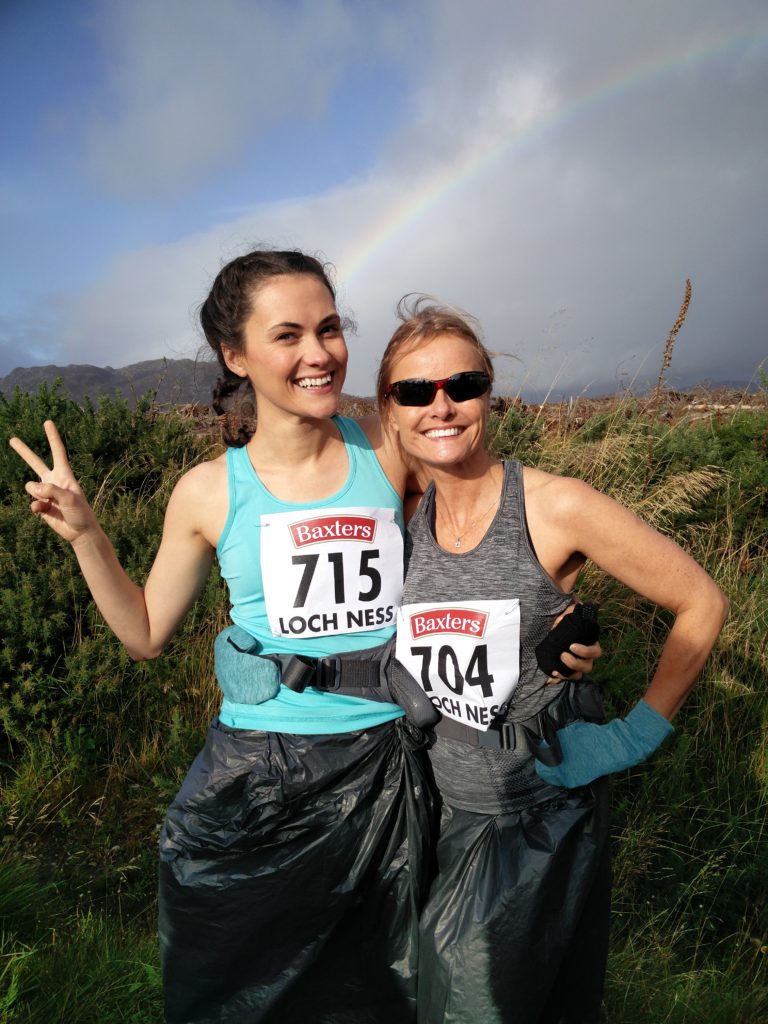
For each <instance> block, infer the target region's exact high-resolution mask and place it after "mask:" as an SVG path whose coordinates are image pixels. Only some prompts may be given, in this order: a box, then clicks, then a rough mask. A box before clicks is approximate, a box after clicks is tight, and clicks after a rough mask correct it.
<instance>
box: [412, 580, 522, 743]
mask: <svg viewBox="0 0 768 1024" xmlns="http://www.w3.org/2000/svg"><path fill="white" fill-rule="evenodd" d="M397 660H398V661H399V662H400V663H401V664H402V665H403V666H404V667H405V668H406V669H408V671H409V672H410V673H411V675H412V676H413V677H414V679H416V680H417V681H418V682H419V683H420V684H421V686H422V688H423V689H424V691H425V693H426V694H427V695H428V697H429V698H430V700H431V701H432V703H433V704H434V705H435V707H437V709H438V710H439V711H441V712H442V713H443V714H444V715H447V717H448V718H454V719H456V721H458V722H462V723H463V724H464V725H468V726H470V727H471V728H473V729H480V730H481V731H483V732H485V730H486V729H488V727H489V726H490V725H491V723H492V721H493V719H494V718H495V717H496V715H498V714H500V712H501V711H502V710H503V708H504V706H505V705H506V704H507V702H508V701H509V698H510V697H511V696H512V691H513V690H514V689H515V687H516V686H517V683H518V680H519V678H520V602H519V601H518V600H517V599H510V600H504V601H462V602H458V601H443V602H435V603H434V604H407V605H403V607H402V608H401V609H400V611H399V612H398V617H397Z"/></svg>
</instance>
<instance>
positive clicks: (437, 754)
mask: <svg viewBox="0 0 768 1024" xmlns="http://www.w3.org/2000/svg"><path fill="white" fill-rule="evenodd" d="M434 522H435V489H434V485H433V484H430V485H429V487H428V488H427V491H426V493H425V495H424V497H423V499H422V501H421V504H420V505H419V508H418V510H417V512H416V514H415V515H414V517H413V518H412V520H411V522H410V523H409V525H408V533H407V537H406V543H405V552H406V564H407V571H406V579H405V587H404V591H403V604H416V603H420V602H432V601H455V600H463V601H472V600H489V601H490V600H502V599H505V598H518V600H519V601H520V681H519V683H518V685H517V687H516V689H515V691H514V693H513V694H512V698H511V701H510V703H509V707H508V710H507V713H506V716H505V717H506V719H507V720H508V721H516V722H524V721H526V720H527V719H529V718H531V717H532V716H533V715H535V714H536V713H537V712H538V711H540V710H541V709H542V708H544V707H545V706H546V705H547V704H549V703H550V702H551V701H553V700H555V699H556V698H557V697H558V695H559V694H560V692H561V690H562V689H563V686H564V684H563V683H558V684H554V685H551V684H548V683H547V677H546V675H545V674H544V673H543V672H542V671H541V670H540V669H539V667H538V665H537V663H536V656H535V651H534V649H535V647H536V645H537V644H538V643H539V641H540V640H542V639H543V637H544V636H545V635H546V634H547V632H548V631H549V630H550V629H551V627H552V621H553V619H554V618H555V616H557V615H559V614H560V612H562V611H563V610H564V609H565V608H567V607H568V605H569V604H570V603H571V601H572V600H573V594H572V593H564V592H563V591H562V590H559V589H558V588H557V586H556V585H555V584H554V582H553V581H552V579H551V578H550V577H549V576H548V575H547V573H546V572H545V571H544V569H543V567H542V566H541V564H540V563H539V560H538V559H537V557H536V552H535V551H534V550H533V545H532V544H531V540H530V536H529V533H528V527H527V524H526V518H525V497H524V492H523V467H522V465H521V464H520V463H519V462H516V461H512V462H505V463H504V482H503V486H502V492H501V501H500V503H499V508H498V511H497V513H496V516H495V517H494V519H493V522H492V523H491V525H490V526H489V527H488V530H487V531H486V534H485V536H484V537H483V539H482V540H481V541H480V543H479V544H478V545H477V547H475V548H473V549H472V550H471V551H466V552H455V553H454V552H448V551H444V550H443V549H442V548H441V547H440V546H439V545H438V543H437V541H436V540H435V536H434ZM430 758H431V761H432V769H433V772H434V775H435V781H436V783H437V785H438V788H439V789H440V792H441V795H442V798H443V799H444V800H445V801H446V802H447V803H449V804H452V805H453V806H455V807H460V808H463V809H465V810H473V811H481V812H484V813H489V814H495V813H506V812H510V811H515V810H519V809H520V808H522V807H527V806H531V805H532V804H534V803H537V802H539V801H541V800H545V799H549V798H550V797H551V796H552V795H553V790H552V788H551V787H549V786H547V785H546V783H544V782H542V781H541V780H540V779H539V777H538V775H536V772H535V770H534V767H533V758H532V757H531V755H530V754H529V753H527V752H526V751H519V750H512V751H508V750H491V749H487V748H484V747H472V746H469V745H468V744H466V743H462V742H461V741H459V740H450V739H446V738H444V737H442V736H438V737H436V741H435V744H434V745H433V746H432V748H431V749H430Z"/></svg>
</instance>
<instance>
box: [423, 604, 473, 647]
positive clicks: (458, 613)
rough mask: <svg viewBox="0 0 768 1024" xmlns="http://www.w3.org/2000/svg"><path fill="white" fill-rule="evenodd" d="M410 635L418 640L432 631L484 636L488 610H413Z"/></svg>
mask: <svg viewBox="0 0 768 1024" xmlns="http://www.w3.org/2000/svg"><path fill="white" fill-rule="evenodd" d="M410 624H411V636H412V637H413V639H414V640H419V639H420V638H421V637H423V636H431V635H432V634H434V633H464V634H465V635H466V636H472V637H481V636H485V627H486V626H487V624H488V612H476V611H473V610H472V609H470V608H433V609H428V610H427V611H425V612H414V613H413V614H412V615H411V617H410Z"/></svg>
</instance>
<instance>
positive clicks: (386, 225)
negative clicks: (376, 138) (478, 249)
mask: <svg viewBox="0 0 768 1024" xmlns="http://www.w3.org/2000/svg"><path fill="white" fill-rule="evenodd" d="M766 25H768V22H766ZM767 41H768V29H767V30H766V31H763V32H760V33H755V32H754V31H750V32H739V33H737V34H734V35H731V36H728V37H727V38H726V39H723V38H722V37H720V38H718V39H717V40H713V39H711V38H710V39H708V40H707V41H706V42H705V43H704V44H702V43H701V41H698V43H697V44H696V45H691V46H690V47H687V48H686V47H683V48H679V47H677V48H673V47H669V48H666V49H664V50H662V51H658V50H657V51H655V52H654V53H653V54H644V55H643V56H642V57H638V58H636V59H635V60H634V61H633V62H630V63H629V64H628V63H627V62H626V61H624V62H623V63H622V64H621V65H620V66H619V65H618V64H617V65H615V66H613V67H611V68H610V69H608V70H607V71H605V72H604V73H603V74H602V75H601V76H599V77H596V78H595V79H594V80H592V81H590V82H589V83H588V84H587V85H585V87H584V88H582V89H581V90H579V91H577V92H576V93H575V94H572V95H570V96H569V97H568V99H567V100H563V101H562V102H561V103H559V104H558V105H556V106H554V107H553V108H551V109H548V110H544V111H542V112H541V113H540V114H538V115H537V116H535V117H533V118H531V120H530V121H529V123H527V124H525V125H524V126H517V125H516V126H515V127H514V128H512V129H510V130H507V131H502V132H501V133H500V134H499V136H498V137H497V138H495V139H492V140H490V141H489V142H488V143H486V144H484V145H479V146H478V145H473V146H472V150H471V152H465V153H461V154H459V155H458V156H457V157H456V158H455V159H454V160H453V161H452V162H448V164H447V166H444V165H442V164H441V168H440V169H439V170H437V171H436V172H434V173H432V174H431V175H430V176H429V179H428V180H427V181H425V182H423V183H419V184H417V185H414V187H413V189H412V190H411V191H409V192H408V193H407V194H406V196H405V197H404V198H403V199H402V200H401V201H400V202H399V203H398V204H395V208H394V210H393V209H388V210H387V211H386V213H385V214H383V215H382V216H381V218H379V220H378V221H377V222H376V224H375V225H374V227H373V228H372V229H371V230H370V231H369V232H368V233H367V234H366V236H365V237H364V238H363V239H362V240H361V241H360V242H359V243H358V244H357V245H356V246H354V247H353V248H352V250H351V251H350V252H349V253H348V254H347V255H346V257H345V258H343V259H341V260H340V261H339V263H338V265H337V268H338V279H339V281H340V282H341V281H343V282H344V283H345V284H346V285H348V284H349V283H351V282H352V281H354V280H355V278H357V277H358V276H359V275H360V274H361V273H362V272H363V271H364V270H365V269H366V268H367V267H368V266H369V265H370V263H371V262H372V261H373V260H374V259H375V258H376V257H377V256H378V255H379V254H380V253H381V252H383V251H384V250H385V249H386V248H387V247H388V246H389V245H390V244H391V243H392V242H393V240H394V239H396V238H397V237H398V235H399V234H401V232H402V231H404V230H405V229H406V228H408V227H409V226H410V225H412V224H414V223H415V222H417V221H418V220H420V219H421V218H422V217H423V216H424V215H425V214H426V213H427V212H428V211H430V210H432V209H434V208H435V207H436V206H438V205H439V204H440V203H442V202H444V201H445V200H446V199H447V198H449V196H451V195H452V194H453V193H455V192H456V191H458V190H459V189H461V188H463V187H464V186H465V185H467V184H468V183H469V182H470V181H472V179H473V178H475V177H476V176H477V175H478V174H479V173H480V172H481V171H483V170H484V169H485V168H487V167H489V166H491V165H492V164H493V163H495V162H496V161H497V160H499V159H500V158H501V157H503V156H505V155H506V154H508V153H509V152H510V151H511V150H514V149H515V148H516V147H522V146H523V145H524V144H525V143H528V142H531V141H532V140H535V139H536V137H537V136H540V135H542V134H544V133H545V132H547V131H551V130H553V129H555V128H556V127H558V125H560V124H562V123H564V122H567V121H568V120H570V119H571V118H574V117H576V116H577V115H579V114H580V113H584V112H591V111H592V110H594V109H599V107H600V105H601V104H603V103H607V102H613V101H614V100H615V99H616V98H617V97H620V96H622V95H624V94H626V93H628V92H630V91H631V90H633V89H636V88H638V87H640V86H642V85H643V84H645V83H646V82H649V81H655V80H658V79H662V78H664V77H665V76H670V75H673V74H676V73H677V72H678V71H679V70H680V69H688V68H692V67H695V66H697V65H701V64H705V63H707V62H713V61H716V60H718V59H720V58H721V57H724V56H730V55H731V54H733V53H734V52H735V51H738V50H740V49H743V48H745V47H749V48H753V49H754V48H756V47H759V46H762V45H764V44H765V43H766V42H767Z"/></svg>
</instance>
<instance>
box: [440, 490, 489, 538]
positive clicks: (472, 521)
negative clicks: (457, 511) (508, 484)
mask: <svg viewBox="0 0 768 1024" xmlns="http://www.w3.org/2000/svg"><path fill="white" fill-rule="evenodd" d="M498 502H499V497H498V496H497V497H495V498H494V499H493V501H492V502H491V504H490V505H489V506H488V508H486V509H485V510H484V511H483V512H481V513H480V515H479V516H475V518H474V519H470V521H469V522H468V523H467V525H466V526H465V527H464V529H463V530H462V531H461V533H457V534H456V541H455V543H454V545H453V546H454V547H455V548H460V547H461V542H462V540H463V539H464V537H466V536H467V534H468V533H469V531H470V530H471V529H472V527H473V526H475V525H476V524H477V523H479V522H480V521H481V520H482V519H485V517H486V516H487V515H488V513H489V512H490V511H491V509H492V508H495V507H496V505H497V504H498ZM437 514H438V515H439V516H440V518H441V519H442V520H443V522H444V523H445V524H446V526H450V525H451V524H450V523H449V522H448V518H447V516H446V513H445V512H443V510H442V505H437ZM451 519H453V516H451ZM451 530H452V531H453V533H456V527H455V526H451Z"/></svg>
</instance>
